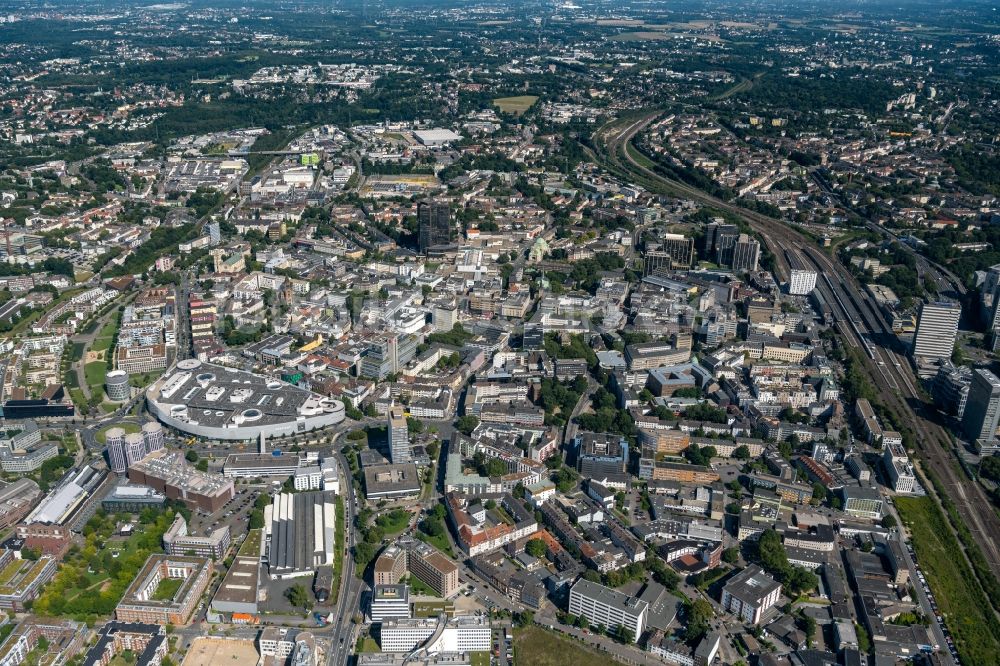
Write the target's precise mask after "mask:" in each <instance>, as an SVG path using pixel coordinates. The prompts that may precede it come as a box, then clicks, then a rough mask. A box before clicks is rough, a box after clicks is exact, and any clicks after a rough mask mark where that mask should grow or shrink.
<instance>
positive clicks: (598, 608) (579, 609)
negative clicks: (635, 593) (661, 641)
mask: <svg viewBox="0 0 1000 666" xmlns="http://www.w3.org/2000/svg"><path fill="white" fill-rule="evenodd" d="M569 612H570V614H572V615H579V616H583V617H585V618H587V621H588V622H590V626H592V627H593V626H597V625H602V626H604V627H607V628H608V630H609V631H614V630H615V628H616V627H618V626H622V627H624V628H625V629H627V630H628V631H629V632H631V634H632V641H633V642H635V641H638V640H639V637H640V636H642V632H643V631H645V629H646V620H647V618H648V615H649V604H648V603H647V602H645V601H643V600H641V599H639V598H637V597H630V596H628V595H627V594H622V593H621V592H619V591H618V590H613V589H611V588H609V587H604V586H603V585H600V584H598V583H592V582H590V581H589V580H587V579H585V578H581V579H580V580H578V581H577V582H576V584H575V585H574V586H573V588H572V589H571V590H570V591H569Z"/></svg>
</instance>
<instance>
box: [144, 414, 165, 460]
mask: <svg viewBox="0 0 1000 666" xmlns="http://www.w3.org/2000/svg"><path fill="white" fill-rule="evenodd" d="M142 438H143V440H144V441H145V443H146V453H151V452H153V451H159V450H160V449H162V448H163V426H162V425H160V424H159V423H157V422H156V421H150V422H149V423H144V424H142Z"/></svg>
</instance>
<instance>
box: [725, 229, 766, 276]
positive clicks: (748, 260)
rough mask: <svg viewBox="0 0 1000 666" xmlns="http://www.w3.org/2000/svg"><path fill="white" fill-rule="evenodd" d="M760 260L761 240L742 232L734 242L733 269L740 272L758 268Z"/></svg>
mask: <svg viewBox="0 0 1000 666" xmlns="http://www.w3.org/2000/svg"><path fill="white" fill-rule="evenodd" d="M759 261H760V242H759V241H758V240H757V239H755V238H750V236H748V235H746V234H740V235H739V237H738V238H737V239H736V243H734V244H733V260H732V269H733V270H734V271H736V272H739V273H747V272H751V271H755V270H757V263H758V262H759Z"/></svg>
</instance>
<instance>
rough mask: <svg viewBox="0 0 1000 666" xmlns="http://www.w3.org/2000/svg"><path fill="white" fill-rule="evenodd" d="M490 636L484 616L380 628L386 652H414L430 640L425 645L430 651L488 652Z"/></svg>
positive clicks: (403, 621)
mask: <svg viewBox="0 0 1000 666" xmlns="http://www.w3.org/2000/svg"><path fill="white" fill-rule="evenodd" d="M442 623H443V626H442ZM490 634H491V631H490V622H489V620H488V619H487V618H485V617H483V616H481V615H458V616H455V617H453V618H445V617H437V618H430V617H427V618H423V617H415V618H398V619H391V620H387V621H386V622H383V623H382V626H381V627H380V628H379V639H380V645H381V648H382V651H383V652H410V651H411V650H414V649H415V648H417V647H419V646H421V644H423V643H424V642H425V641H427V640H428V639H432V640H431V642H430V644H428V645H424V646H423V649H424V650H425V651H426V652H431V653H437V652H444V653H449V652H487V651H489V649H490V644H491V636H490ZM435 636H436V638H434V637H435Z"/></svg>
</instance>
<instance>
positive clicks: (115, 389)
mask: <svg viewBox="0 0 1000 666" xmlns="http://www.w3.org/2000/svg"><path fill="white" fill-rule="evenodd" d="M104 389H105V391H106V392H107V394H108V400H111V401H114V402H125V401H126V400H128V399H129V398H131V397H132V386H131V385H130V384H129V383H128V373H127V372H125V371H124V370H111V371H110V372H108V374H107V375H106V376H105V377H104Z"/></svg>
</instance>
